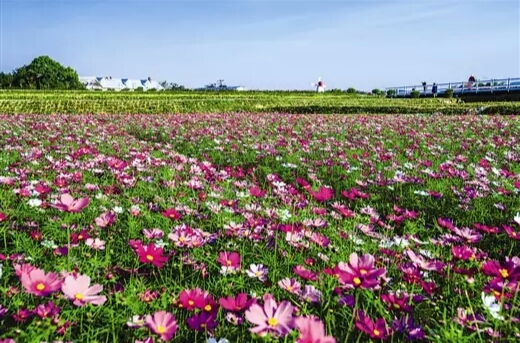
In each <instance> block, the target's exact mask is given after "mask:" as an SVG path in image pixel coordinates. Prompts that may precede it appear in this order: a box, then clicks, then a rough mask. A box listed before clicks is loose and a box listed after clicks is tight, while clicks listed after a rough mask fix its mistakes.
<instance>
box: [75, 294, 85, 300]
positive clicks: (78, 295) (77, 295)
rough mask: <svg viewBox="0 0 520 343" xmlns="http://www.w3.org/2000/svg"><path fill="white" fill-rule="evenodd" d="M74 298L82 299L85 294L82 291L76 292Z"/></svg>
mask: <svg viewBox="0 0 520 343" xmlns="http://www.w3.org/2000/svg"><path fill="white" fill-rule="evenodd" d="M74 298H76V299H77V300H81V299H83V294H81V293H76V294H75V295H74Z"/></svg>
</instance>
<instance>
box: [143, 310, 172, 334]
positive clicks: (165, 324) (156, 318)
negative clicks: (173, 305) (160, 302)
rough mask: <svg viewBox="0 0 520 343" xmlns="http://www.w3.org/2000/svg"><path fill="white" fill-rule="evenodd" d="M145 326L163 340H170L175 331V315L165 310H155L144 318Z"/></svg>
mask: <svg viewBox="0 0 520 343" xmlns="http://www.w3.org/2000/svg"><path fill="white" fill-rule="evenodd" d="M144 321H145V323H146V326H147V327H148V328H149V329H150V330H151V331H152V332H153V333H155V334H157V335H159V337H160V338H161V339H162V340H163V341H170V340H171V339H172V338H173V336H175V333H176V332H177V328H178V325H177V322H176V321H175V316H174V315H173V314H171V313H169V312H166V311H157V312H155V313H154V314H153V316H151V315H147V316H146V318H145V320H144Z"/></svg>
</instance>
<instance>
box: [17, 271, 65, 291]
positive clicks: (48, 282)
mask: <svg viewBox="0 0 520 343" xmlns="http://www.w3.org/2000/svg"><path fill="white" fill-rule="evenodd" d="M20 282H21V283H22V286H23V288H24V289H25V291H26V292H27V293H29V294H32V295H36V296H39V297H45V296H47V295H50V294H52V293H54V292H56V291H58V290H59V289H60V288H61V282H62V281H61V280H60V279H59V278H58V274H55V273H47V274H46V273H45V272H44V271H43V270H41V269H38V268H34V269H32V270H30V271H29V272H27V273H24V272H22V274H21V276H20Z"/></svg>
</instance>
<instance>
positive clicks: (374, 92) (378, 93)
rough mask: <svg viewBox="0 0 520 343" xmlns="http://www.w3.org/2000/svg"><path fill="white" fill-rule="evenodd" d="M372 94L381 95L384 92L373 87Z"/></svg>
mask: <svg viewBox="0 0 520 343" xmlns="http://www.w3.org/2000/svg"><path fill="white" fill-rule="evenodd" d="M372 94H374V95H383V94H385V93H384V92H383V91H382V90H380V89H379V88H374V89H372Z"/></svg>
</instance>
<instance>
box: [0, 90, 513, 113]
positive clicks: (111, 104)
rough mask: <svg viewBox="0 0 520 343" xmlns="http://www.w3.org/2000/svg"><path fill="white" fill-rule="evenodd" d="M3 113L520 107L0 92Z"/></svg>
mask: <svg viewBox="0 0 520 343" xmlns="http://www.w3.org/2000/svg"><path fill="white" fill-rule="evenodd" d="M0 103H1V104H2V106H1V110H0V112H2V113H9V114H16V113H39V114H52V113H73V114H78V113H106V114H119V113H129V114H135V113H155V114H161V113H230V112H280V113H338V114H339V113H341V114H360V113H381V114H390V113H395V114H398V113H400V114H407V113H435V112H442V113H444V114H462V113H466V112H468V110H470V109H474V108H478V107H481V106H485V107H486V109H485V112H486V113H493V114H497V113H501V114H516V113H520V102H473V103H464V104H462V103H455V102H452V101H440V100H439V99H428V98H420V99H401V98H384V97H374V96H362V95H350V96H346V95H345V93H332V92H325V93H316V92H298V93H296V92H274V91H272V92H253V91H249V92H232V91H230V92H215V91H206V92H205V91H193V90H191V91H180V90H178V91H168V92H143V90H142V89H140V90H137V91H133V92H132V91H130V92H128V91H126V92H102V91H95V92H92V91H47V90H45V91H35V90H23V91H20V90H12V91H3V92H0Z"/></svg>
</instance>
